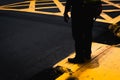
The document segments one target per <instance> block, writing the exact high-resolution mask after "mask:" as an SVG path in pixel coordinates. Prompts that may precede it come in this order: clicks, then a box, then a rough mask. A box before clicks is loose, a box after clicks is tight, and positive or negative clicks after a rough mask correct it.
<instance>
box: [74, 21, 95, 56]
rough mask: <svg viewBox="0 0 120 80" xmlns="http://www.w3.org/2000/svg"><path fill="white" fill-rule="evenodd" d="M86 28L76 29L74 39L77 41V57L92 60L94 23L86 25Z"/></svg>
mask: <svg viewBox="0 0 120 80" xmlns="http://www.w3.org/2000/svg"><path fill="white" fill-rule="evenodd" d="M85 26H88V27H86V28H81V29H80V30H79V28H77V29H74V27H73V38H74V40H75V52H76V57H79V58H90V57H91V44H92V26H93V25H92V23H91V24H90V23H89V24H88V25H85Z"/></svg>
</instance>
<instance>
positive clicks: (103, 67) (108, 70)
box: [53, 42, 120, 80]
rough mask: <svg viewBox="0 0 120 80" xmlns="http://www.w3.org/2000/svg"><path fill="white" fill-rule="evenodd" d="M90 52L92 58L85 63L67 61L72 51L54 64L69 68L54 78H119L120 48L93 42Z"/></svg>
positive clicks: (81, 79)
mask: <svg viewBox="0 0 120 80" xmlns="http://www.w3.org/2000/svg"><path fill="white" fill-rule="evenodd" d="M92 52H93V53H92V60H91V61H90V62H88V63H85V64H72V63H68V61H67V59H68V57H74V53H72V54H71V55H70V56H68V57H66V58H65V59H63V60H61V61H60V62H58V63H57V64H55V65H54V66H53V67H56V66H62V67H63V68H65V69H70V71H68V72H65V73H64V74H62V75H61V76H59V77H58V78H56V80H120V48H119V47H115V46H110V45H106V44H100V43H94V42H93V43H92ZM70 78H74V79H70Z"/></svg>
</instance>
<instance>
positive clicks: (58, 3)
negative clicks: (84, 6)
mask: <svg viewBox="0 0 120 80" xmlns="http://www.w3.org/2000/svg"><path fill="white" fill-rule="evenodd" d="M53 1H54V3H55V4H56V5H57V7H58V8H59V10H60V11H61V14H62V15H63V12H64V6H63V5H62V4H61V2H60V1H58V0H53Z"/></svg>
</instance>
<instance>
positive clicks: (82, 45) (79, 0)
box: [64, 0, 102, 63]
mask: <svg viewBox="0 0 120 80" xmlns="http://www.w3.org/2000/svg"><path fill="white" fill-rule="evenodd" d="M101 4H102V3H101V1H100V0H93V1H92V0H67V1H66V4H65V10H64V21H65V22H67V23H68V20H69V18H70V16H69V15H68V13H69V12H71V26H72V36H73V39H74V41H75V53H76V54H75V57H74V58H68V62H70V63H84V62H86V61H88V60H91V53H92V51H91V45H92V28H93V23H94V22H95V19H96V18H97V17H98V16H99V15H100V13H101V12H102V8H101V7H102V5H101Z"/></svg>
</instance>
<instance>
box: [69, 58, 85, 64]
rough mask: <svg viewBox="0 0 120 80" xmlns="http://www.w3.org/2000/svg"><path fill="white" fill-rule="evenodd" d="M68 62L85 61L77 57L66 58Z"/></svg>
mask: <svg viewBox="0 0 120 80" xmlns="http://www.w3.org/2000/svg"><path fill="white" fill-rule="evenodd" d="M68 62H70V63H74V64H75V63H79V64H80V63H84V62H85V61H84V59H80V58H79V59H78V58H68Z"/></svg>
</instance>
